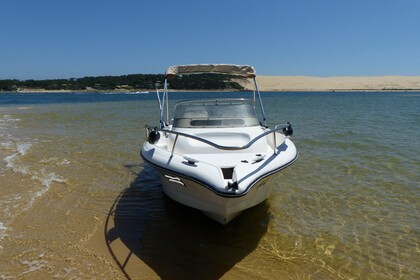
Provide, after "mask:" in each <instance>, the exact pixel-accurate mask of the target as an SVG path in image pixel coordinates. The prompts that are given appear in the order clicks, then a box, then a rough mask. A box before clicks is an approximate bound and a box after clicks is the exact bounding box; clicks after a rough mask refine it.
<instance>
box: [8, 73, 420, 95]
mask: <svg viewBox="0 0 420 280" xmlns="http://www.w3.org/2000/svg"><path fill="white" fill-rule="evenodd" d="M233 81H235V82H237V83H239V84H240V85H241V86H242V87H243V88H244V90H245V91H249V90H253V86H254V85H253V82H252V81H251V80H250V79H249V80H243V79H233ZM257 82H258V86H259V90H260V91H262V92H414V91H420V76H374V77H352V76H348V77H311V76H257ZM159 90H162V89H159ZM137 91H139V92H145V91H148V92H155V90H154V89H153V90H152V89H127V88H126V89H123V88H120V89H114V90H96V89H85V90H65V89H62V90H45V89H42V88H24V89H18V90H15V91H0V92H11V93H39V92H46V93H72V92H86V93H90V92H115V93H118V92H121V93H124V92H133V93H135V92H137ZM170 91H172V92H214V91H221V92H229V91H242V90H235V89H227V90H217V89H213V90H212V89H209V90H203V89H199V90H192V89H189V90H184V89H177V90H174V89H171V90H170Z"/></svg>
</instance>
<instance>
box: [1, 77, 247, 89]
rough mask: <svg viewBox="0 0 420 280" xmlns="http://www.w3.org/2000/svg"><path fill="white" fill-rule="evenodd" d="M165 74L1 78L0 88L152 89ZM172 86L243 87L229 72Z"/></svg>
mask: <svg viewBox="0 0 420 280" xmlns="http://www.w3.org/2000/svg"><path fill="white" fill-rule="evenodd" d="M164 79H165V76H164V75H163V74H132V75H123V76H98V77H83V78H71V79H53V80H23V81H22V80H0V91H19V90H28V89H34V90H57V91H59V90H72V91H81V90H98V91H103V90H122V91H124V90H127V91H131V90H153V89H155V88H156V86H157V87H158V88H162V87H163V82H164ZM168 82H169V88H172V89H177V90H243V87H242V86H241V85H240V84H239V83H237V82H234V81H232V77H231V76H229V75H219V74H217V75H216V74H196V75H184V76H183V77H175V78H173V79H170V80H169V81H168Z"/></svg>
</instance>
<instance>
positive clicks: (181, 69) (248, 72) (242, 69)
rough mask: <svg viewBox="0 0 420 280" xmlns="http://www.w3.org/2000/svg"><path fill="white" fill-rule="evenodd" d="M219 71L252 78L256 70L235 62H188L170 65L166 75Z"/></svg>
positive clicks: (170, 76) (169, 76)
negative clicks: (187, 63)
mask: <svg viewBox="0 0 420 280" xmlns="http://www.w3.org/2000/svg"><path fill="white" fill-rule="evenodd" d="M200 73H219V74H228V75H237V76H243V77H248V78H254V77H255V76H256V71H255V69H254V67H252V66H251V65H235V64H189V65H177V66H170V67H169V68H168V69H167V70H166V77H168V78H172V77H173V76H176V75H182V74H200Z"/></svg>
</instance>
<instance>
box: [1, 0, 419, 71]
mask: <svg viewBox="0 0 420 280" xmlns="http://www.w3.org/2000/svg"><path fill="white" fill-rule="evenodd" d="M419 13H420V1H418V0H288V1H284V0H259V1H255V0H254V1H249V0H195V1H193V0H172V1H166V0H145V1H141V0H137V1H134V0H118V1H117V0H115V1H111V0H49V1H47V0H0V79H9V78H15V79H51V78H72V77H75V78H78V77H84V76H98V75H124V74H134V73H163V72H164V71H165V70H166V68H167V66H169V65H176V64H190V63H234V64H251V65H254V66H255V67H256V69H257V73H258V74H259V75H287V76H289V75H290V76H294V75H302V76H320V77H325V76H382V75H416V76H417V75H420V35H419V34H420V31H419V30H420V15H419Z"/></svg>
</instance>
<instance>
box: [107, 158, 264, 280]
mask: <svg viewBox="0 0 420 280" xmlns="http://www.w3.org/2000/svg"><path fill="white" fill-rule="evenodd" d="M129 167H130V168H132V167H133V166H129ZM142 167H143V169H142V171H141V172H140V173H139V174H138V176H137V178H136V179H135V180H134V182H133V183H132V184H131V186H130V187H129V188H127V189H126V190H124V191H123V192H122V193H121V194H120V196H119V197H118V198H117V199H116V200H115V203H114V204H113V205H112V207H111V209H110V212H109V215H108V219H107V222H106V225H105V239H106V242H107V245H108V248H109V250H110V253H111V254H112V256H113V257H114V260H115V261H116V263H117V265H118V266H119V267H120V269H121V271H122V272H123V273H124V274H125V276H126V277H127V278H132V275H131V273H130V269H127V267H129V263H130V262H131V261H132V259H133V258H139V259H141V260H142V261H143V262H144V263H145V264H146V265H147V266H148V267H150V268H151V269H153V271H154V272H155V273H156V274H157V275H158V276H159V277H160V278H162V279H191V278H195V279H219V278H220V277H221V276H223V275H224V274H225V273H226V272H227V271H229V270H230V269H231V268H232V267H233V266H234V265H235V264H237V263H238V262H240V261H241V260H242V259H243V258H245V257H246V256H247V255H248V254H249V253H251V252H252V251H253V250H254V249H255V248H256V247H257V245H258V242H259V240H260V239H261V237H262V236H263V235H264V233H265V232H266V231H267V226H268V222H269V214H268V208H269V206H268V204H267V202H264V203H261V204H259V205H258V206H256V207H253V208H251V209H248V210H246V211H244V212H243V213H242V214H241V215H240V216H239V217H237V218H236V219H235V220H234V221H232V222H231V223H229V224H228V225H226V226H222V225H220V224H218V223H217V222H215V221H213V220H211V219H210V218H208V217H206V216H204V215H203V214H202V213H201V212H200V211H198V210H195V209H192V208H189V207H186V206H183V205H181V204H179V203H177V202H174V201H172V200H171V199H169V198H167V197H166V196H165V195H164V194H163V192H162V188H161V185H160V180H159V176H158V174H157V172H156V171H155V170H154V169H153V168H152V167H151V166H149V165H143V166H142ZM133 170H134V169H133ZM117 243H119V244H120V245H119V246H120V247H121V243H122V244H123V246H125V249H126V253H123V254H121V252H117V250H116V249H114V246H116V245H114V244H117ZM131 269H132V268H131ZM139 269H140V268H139ZM136 274H137V275H141V272H139V271H137V273H136Z"/></svg>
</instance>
